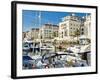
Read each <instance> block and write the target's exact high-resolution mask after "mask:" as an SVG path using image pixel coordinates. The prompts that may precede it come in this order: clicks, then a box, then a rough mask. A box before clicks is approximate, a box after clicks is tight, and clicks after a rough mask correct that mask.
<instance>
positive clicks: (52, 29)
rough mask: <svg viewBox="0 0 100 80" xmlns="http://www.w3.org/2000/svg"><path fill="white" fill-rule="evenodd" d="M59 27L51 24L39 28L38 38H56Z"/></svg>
mask: <svg viewBox="0 0 100 80" xmlns="http://www.w3.org/2000/svg"><path fill="white" fill-rule="evenodd" d="M58 30H59V27H58V26H57V25H53V24H44V25H43V26H42V27H41V28H40V32H39V36H40V39H53V38H54V37H57V36H58Z"/></svg>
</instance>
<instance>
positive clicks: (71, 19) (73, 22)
mask: <svg viewBox="0 0 100 80" xmlns="http://www.w3.org/2000/svg"><path fill="white" fill-rule="evenodd" d="M80 27H81V18H80V17H78V16H76V15H75V14H72V15H69V16H66V17H64V18H62V22H60V23H59V38H63V39H70V38H71V37H73V36H75V33H76V32H77V30H78V31H79V30H80Z"/></svg>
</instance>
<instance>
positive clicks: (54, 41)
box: [53, 39, 57, 52]
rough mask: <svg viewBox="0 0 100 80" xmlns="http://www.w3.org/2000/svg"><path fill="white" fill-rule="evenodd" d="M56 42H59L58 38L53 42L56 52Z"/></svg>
mask: <svg viewBox="0 0 100 80" xmlns="http://www.w3.org/2000/svg"><path fill="white" fill-rule="evenodd" d="M56 43H57V40H56V39H55V40H54V42H53V45H54V47H55V52H56Z"/></svg>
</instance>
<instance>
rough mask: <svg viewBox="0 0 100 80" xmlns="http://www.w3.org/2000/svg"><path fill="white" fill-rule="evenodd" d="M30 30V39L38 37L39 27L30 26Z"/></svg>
mask: <svg viewBox="0 0 100 80" xmlns="http://www.w3.org/2000/svg"><path fill="white" fill-rule="evenodd" d="M30 32H31V39H32V40H34V39H38V38H39V28H32V29H31V31H30Z"/></svg>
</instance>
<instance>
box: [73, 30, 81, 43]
mask: <svg viewBox="0 0 100 80" xmlns="http://www.w3.org/2000/svg"><path fill="white" fill-rule="evenodd" d="M79 35H80V30H79V29H76V31H75V32H74V36H75V37H77V43H78V37H79Z"/></svg>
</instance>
